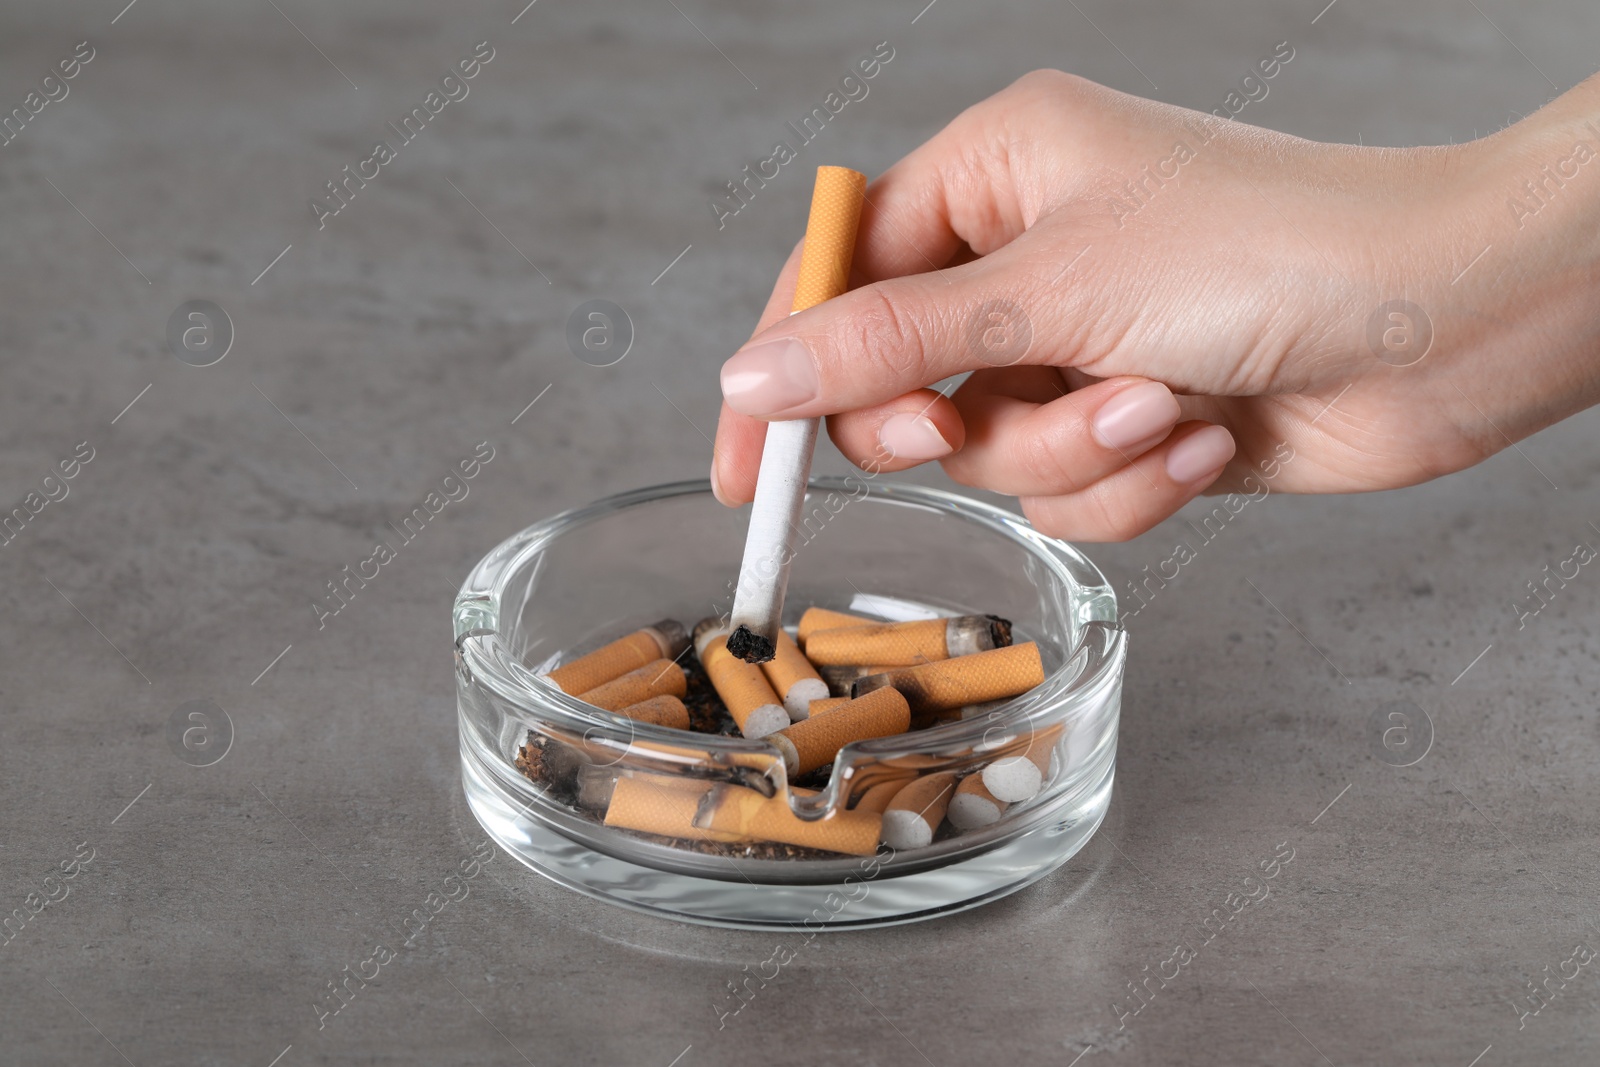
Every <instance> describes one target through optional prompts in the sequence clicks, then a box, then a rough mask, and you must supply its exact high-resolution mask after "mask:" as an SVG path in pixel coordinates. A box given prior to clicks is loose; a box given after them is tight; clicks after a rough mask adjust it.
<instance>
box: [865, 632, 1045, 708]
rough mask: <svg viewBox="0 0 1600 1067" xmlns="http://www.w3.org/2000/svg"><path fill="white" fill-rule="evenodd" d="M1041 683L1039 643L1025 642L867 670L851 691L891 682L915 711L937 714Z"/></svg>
mask: <svg viewBox="0 0 1600 1067" xmlns="http://www.w3.org/2000/svg"><path fill="white" fill-rule="evenodd" d="M1043 683H1044V663H1043V662H1042V661H1041V660H1040V659H1039V646H1038V645H1036V644H1034V643H1033V642H1032V641H1029V642H1027V643H1026V644H1021V645H1012V646H1011V647H1009V648H997V649H994V650H993V651H990V652H978V653H974V654H973V655H970V656H957V657H956V658H955V659H947V660H940V661H939V662H937V663H924V664H922V665H921V666H917V667H897V668H895V669H894V670H891V671H885V672H883V673H881V674H873V675H868V676H867V677H865V678H861V679H859V680H857V682H856V683H855V687H854V689H853V690H852V692H853V694H854V695H855V696H857V697H860V696H863V695H864V694H867V693H871V692H873V691H874V690H877V689H882V688H884V687H886V686H893V687H894V688H896V689H898V690H900V692H902V693H904V694H905V698H906V701H907V702H908V703H909V704H910V705H911V710H912V712H913V713H914V714H917V715H937V714H938V713H939V712H942V711H950V710H952V709H955V708H960V707H964V706H966V705H968V704H980V703H982V702H984V701H986V700H1001V699H1003V698H1006V697H1014V696H1018V695H1020V694H1022V693H1026V692H1027V691H1028V690H1030V689H1032V688H1033V687H1034V686H1036V685H1041V684H1043Z"/></svg>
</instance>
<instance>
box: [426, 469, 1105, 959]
mask: <svg viewBox="0 0 1600 1067" xmlns="http://www.w3.org/2000/svg"><path fill="white" fill-rule="evenodd" d="M805 515H806V518H805V519H804V520H803V522H802V527H801V528H800V529H799V530H798V534H799V537H798V539H797V544H796V549H795V555H794V561H793V565H792V568H791V576H790V582H789V589H788V595H787V598H786V604H787V607H786V617H785V623H786V624H787V625H788V626H790V627H791V628H792V627H793V625H794V624H795V622H796V621H797V620H798V618H799V616H800V614H801V613H802V612H803V611H804V610H805V609H806V608H808V607H812V606H820V607H824V608H829V609H832V610H836V611H842V612H850V613H852V614H860V615H865V616H870V617H873V618H875V619H887V620H891V621H900V620H907V619H916V618H928V617H932V616H936V615H966V614H990V615H998V616H1003V617H1004V618H1005V619H1008V620H1010V621H1011V624H1012V631H1013V634H1014V640H1015V641H1016V642H1025V641H1032V642H1035V643H1037V645H1038V650H1039V655H1040V659H1041V660H1042V662H1043V664H1044V669H1045V680H1044V683H1043V684H1042V685H1039V686H1037V687H1036V688H1034V689H1032V690H1030V691H1029V692H1027V693H1025V694H1023V695H1022V696H1019V697H1016V698H1015V699H1012V700H1009V701H1005V702H1001V703H999V704H997V705H994V706H989V707H982V708H975V709H970V710H969V711H968V712H967V713H966V714H967V715H968V716H969V717H966V718H961V719H955V720H952V721H944V722H941V723H940V724H938V725H933V726H930V727H927V728H924V729H914V730H912V731H911V732H909V733H904V734H898V735H895V736H892V737H882V738H876V739H873V740H864V741H855V742H852V743H851V744H848V745H846V746H845V747H844V748H843V749H842V750H841V751H840V752H839V754H838V756H837V758H836V759H835V760H834V761H833V763H832V765H831V767H829V768H826V769H825V770H824V771H822V772H819V773H820V779H821V780H820V782H819V781H818V780H817V779H809V780H807V781H805V782H790V781H789V779H788V776H787V774H786V770H785V765H784V761H783V758H782V756H781V755H780V753H779V750H778V749H777V748H776V747H774V746H773V745H772V744H770V743H768V742H766V741H763V740H750V739H747V738H744V737H740V736H737V735H732V736H729V735H722V734H711V733H701V732H692V731H687V730H678V729H673V728H670V727H664V726H655V725H650V724H646V723H643V722H638V721H635V720H633V719H630V718H626V717H624V716H622V715H619V714H615V713H611V712H607V711H603V710H601V709H599V708H596V707H594V706H592V705H589V704H586V703H584V702H583V701H582V700H579V699H578V698H577V697H574V696H569V695H568V694H566V693H564V692H562V691H561V689H559V688H558V687H557V686H555V685H554V684H552V683H551V682H550V681H548V680H547V679H546V678H544V677H542V675H543V674H544V673H545V672H548V671H549V670H551V669H553V668H555V667H557V666H559V665H561V664H562V663H566V662H570V661H571V660H572V659H574V658H576V657H577V656H580V655H582V654H584V653H586V652H589V651H591V650H593V649H595V648H597V647H600V646H602V645H604V644H606V643H608V642H610V641H612V640H614V639H616V638H618V637H619V636H621V635H623V634H626V633H628V632H630V631H633V630H637V629H640V628H641V627H645V626H649V625H651V624H653V623H655V622H656V621H657V620H660V619H662V618H672V619H677V620H680V621H681V622H682V623H683V625H684V626H686V627H692V626H693V625H694V623H695V621H696V620H698V619H701V618H704V617H707V616H721V617H725V616H726V615H727V613H728V611H729V610H730V608H731V603H732V592H733V583H734V580H735V579H736V577H737V571H738V564H739V559H740V555H741V553H742V551H743V547H744V539H745V532H746V527H747V525H748V516H749V511H748V509H747V508H744V509H737V510H735V509H730V508H725V507H723V506H722V505H721V504H719V503H718V502H717V501H716V500H715V498H714V497H713V496H712V495H711V489H710V485H709V484H708V483H706V482H683V483H677V484H673V485H663V486H656V487H652V488H648V489H640V490H636V491H634V492H629V493H623V494H620V495H618V496H613V497H609V498H607V499H604V500H600V501H597V502H595V503H593V504H590V505H588V506H586V507H581V508H577V509H574V510H571V511H567V512H564V513H562V514H560V515H557V516H555V517H553V518H550V519H547V520H545V521H543V522H539V523H536V524H534V525H532V526H529V527H528V528H527V529H525V530H523V531H521V532H520V533H518V534H516V535H515V536H513V537H511V538H509V539H507V540H506V541H504V542H503V543H501V544H500V545H499V546H498V547H496V548H495V549H494V550H493V551H492V552H490V553H489V554H488V555H487V556H485V557H484V558H483V560H482V561H481V562H479V563H478V565H477V566H476V567H474V568H473V569H472V572H471V574H469V575H468V576H467V580H466V582H465V584H464V585H463V586H462V588H461V592H460V594H459V595H458V596H457V598H456V601H455V607H454V613H453V616H454V630H455V645H456V692H457V698H458V700H457V703H458V708H459V714H460V725H461V769H462V781H463V786H464V788H465V791H466V798H467V802H468V804H469V805H470V806H471V808H472V811H473V814H474V815H475V816H476V817H477V819H478V821H479V822H480V823H482V824H483V827H484V829H485V830H486V831H487V832H488V833H489V834H490V835H491V836H492V837H493V838H494V839H495V841H497V842H498V843H499V844H500V845H501V847H503V848H504V849H506V851H507V852H509V853H510V854H512V855H513V856H516V857H517V858H518V859H520V860H521V861H522V862H523V863H525V864H527V865H528V866H529V867H531V868H532V869H533V870H535V871H537V872H538V873H540V874H542V875H544V876H545V877H547V878H550V879H551V880H553V881H555V882H558V883H560V884H561V885H564V886H567V887H568V888H570V889H575V890H577V891H579V892H582V893H586V894H589V895H590V896H593V897H597V898H599V899H602V900H606V901H609V902H611V903H614V904H619V905H622V906H624V907H628V908H633V909H635V910H639V911H644V912H648V913H652V914H656V915H661V916H666V917H670V918H674V919H679V920H686V921H691V922H699V923H707V924H713V925H720V926H733V927H743V928H753V929H762V928H796V927H804V928H806V929H807V930H811V931H815V930H820V929H844V928H861V927H871V926H882V925H888V924H893V923H903V922H913V921H917V920H920V919H927V918H932V917H934V916H937V915H943V914H947V913H950V912H955V911H961V910H964V909H966V908H971V907H975V906H977V905H979V904H982V903H985V902H987V901H990V900H995V899H997V898H999V897H1002V896H1005V895H1006V894H1008V893H1012V892H1015V891H1016V890H1018V889H1021V888H1022V887H1023V886H1026V885H1028V884H1029V883H1031V882H1033V881H1035V880H1037V879H1039V878H1041V877H1043V876H1044V875H1046V874H1048V873H1049V872H1050V871H1052V870H1054V869H1056V868H1057V867H1059V866H1060V865H1061V864H1063V863H1065V862H1066V860H1067V859H1068V858H1070V857H1071V856H1072V855H1073V854H1075V853H1076V852H1077V851H1078V850H1079V849H1080V848H1082V847H1083V845H1084V844H1085V843H1086V842H1087V841H1088V840H1089V838H1090V836H1092V835H1093V833H1094V831H1095V829H1096V828H1097V827H1098V826H1099V825H1100V822H1101V820H1102V819H1103V818H1104V817H1105V813H1106V808H1107V806H1108V805H1109V803H1110V800H1111V784H1112V776H1113V773H1114V771H1115V766H1116V742H1117V718H1118V711H1119V705H1120V701H1121V692H1122V671H1123V664H1124V661H1125V659H1126V655H1127V636H1126V633H1125V632H1124V631H1123V630H1122V629H1121V628H1120V627H1119V626H1118V625H1117V606H1116V596H1115V594H1114V593H1113V592H1112V589H1111V587H1110V585H1109V584H1108V583H1107V581H1106V579H1105V577H1104V576H1103V575H1102V574H1101V573H1100V571H1099V570H1098V569H1097V568H1096V567H1095V566H1094V564H1092V563H1091V562H1090V561H1089V560H1088V559H1087V558H1085V557H1084V556H1083V555H1082V554H1081V553H1079V552H1078V551H1077V550H1076V549H1075V548H1073V547H1072V546H1070V545H1067V544H1065V543H1063V542H1061V541H1057V540H1055V539H1053V538H1049V537H1046V536H1044V535H1042V534H1040V533H1038V532H1036V531H1035V530H1033V529H1032V528H1031V527H1030V526H1029V525H1028V524H1027V523H1026V522H1025V521H1024V520H1022V519H1021V518H1019V517H1018V516H1016V515H1014V514H1012V513H1010V512H1007V511H1003V510H1001V509H999V508H995V507H991V506H989V505H987V504H983V503H981V502H978V501H975V500H972V499H969V498H967V497H963V496H958V495H956V494H953V493H947V492H942V491H940V490H936V489H924V488H918V487H913V486H906V485H886V484H881V483H878V482H875V481H872V480H868V479H864V478H862V477H860V476H858V475H852V476H849V477H846V478H843V479H830V478H819V479H816V480H814V481H813V482H812V483H811V485H810V487H809V490H808V492H807V498H806V509H805ZM530 746H532V747H533V748H537V749H539V750H540V751H543V752H557V751H558V752H559V753H561V757H562V760H563V761H564V763H565V764H566V765H567V766H566V770H567V772H568V773H569V776H570V777H573V778H574V780H575V781H577V782H578V783H579V784H578V785H577V786H576V787H575V790H568V789H555V788H551V787H549V786H548V785H547V784H541V783H540V782H538V781H536V780H535V779H534V778H533V777H530V775H529V774H527V773H525V771H526V770H527V767H526V764H525V763H524V766H522V767H519V766H518V763H519V760H521V759H523V758H524V757H525V756H526V755H527V754H528V751H529V750H530ZM1041 746H1047V752H1043V751H1042V749H1041ZM1030 748H1031V749H1032V752H1031V754H1032V755H1033V756H1040V757H1041V758H1039V759H1037V760H1036V762H1037V763H1038V764H1039V770H1040V772H1041V774H1040V775H1039V776H1037V781H1038V785H1037V791H1036V792H1034V793H1033V794H1032V795H1031V796H1030V797H1028V798H1026V799H1023V800H1021V801H1019V802H1014V803H1011V804H1010V805H1009V806H1006V805H1004V804H1001V803H997V804H996V805H994V807H995V814H996V815H997V817H995V818H993V819H992V820H990V821H987V825H976V823H978V822H983V821H984V820H981V819H979V820H973V819H970V818H968V819H964V820H962V821H963V823H964V824H965V825H967V827H968V828H965V829H959V830H958V829H956V828H955V827H954V826H953V825H952V824H951V823H949V822H946V823H942V824H941V825H940V826H939V827H937V831H938V832H937V833H935V834H934V835H933V836H932V840H931V842H929V843H927V844H925V845H922V846H920V847H910V848H901V849H899V850H896V849H894V848H891V847H889V846H888V845H879V846H878V847H877V850H876V851H875V852H870V853H869V854H853V855H844V854H836V853H832V852H825V851H822V850H820V849H810V848H792V847H786V846H782V845H780V844H774V843H773V842H772V841H771V840H770V839H761V840H753V839H747V838H741V837H740V836H739V834H737V833H734V834H731V835H730V834H728V833H726V832H723V833H710V832H706V833H700V832H696V833H694V834H693V835H690V836H686V837H684V838H682V839H675V838H672V837H663V836H656V835H654V834H646V833H641V832H637V831H634V830H628V829H622V828H620V827H617V826H609V825H606V824H605V822H604V820H603V813H599V812H598V811H597V808H596V805H595V804H594V803H593V802H592V798H591V797H590V796H588V795H587V794H588V793H590V792H596V791H597V792H599V793H600V794H601V795H602V799H601V802H600V803H601V804H604V803H606V802H608V798H609V796H610V791H611V790H612V789H614V788H615V786H616V784H617V783H618V782H619V781H623V780H628V779H633V780H635V784H637V783H638V782H645V783H649V782H659V781H666V780H667V779H669V778H670V779H673V780H677V781H683V782H687V783H689V785H690V788H692V789H693V790H694V791H696V792H697V793H701V794H703V793H705V792H707V791H713V790H717V791H735V792H736V793H737V796H738V797H740V798H741V799H749V798H747V797H746V793H749V794H753V795H754V799H755V800H757V801H764V802H765V804H766V805H767V806H768V807H769V808H770V806H772V805H786V807H787V810H779V811H776V812H772V811H770V810H769V811H768V812H767V814H777V815H778V816H781V818H782V820H785V821H789V820H794V819H798V820H806V821H811V820H827V819H834V820H838V821H839V823H840V825H841V826H843V825H845V824H847V823H850V822H851V821H852V819H855V818H857V816H858V812H856V811H855V810H854V809H855V808H857V807H859V806H861V805H862V803H863V800H864V798H865V797H866V796H867V794H868V793H869V792H870V791H872V790H873V788H874V787H875V786H882V785H883V784H884V783H887V782H891V781H901V782H910V781H914V780H916V779H918V778H919V777H923V776H927V775H931V774H944V773H946V772H950V774H951V775H953V776H954V777H955V778H957V779H959V780H961V781H965V779H966V778H967V777H970V776H973V775H980V774H982V773H983V771H984V769H985V768H987V767H989V766H991V765H993V764H995V763H996V761H997V760H1003V759H1011V760H1013V762H1015V760H1016V756H1017V753H1019V752H1025V753H1026V752H1029V750H1030ZM803 785H809V786H811V788H803V787H802V786H803ZM719 795H721V794H719ZM728 795H734V793H729V794H728ZM757 806H760V805H759V804H758V805H757ZM871 847H872V846H871V845H870V844H869V845H868V846H867V849H859V850H858V852H863V853H864V852H867V850H868V849H870V848H871Z"/></svg>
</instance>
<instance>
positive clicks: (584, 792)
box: [578, 763, 622, 816]
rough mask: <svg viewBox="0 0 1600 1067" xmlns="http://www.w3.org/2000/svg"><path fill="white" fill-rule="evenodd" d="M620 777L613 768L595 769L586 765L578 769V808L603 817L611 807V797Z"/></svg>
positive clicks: (592, 765)
mask: <svg viewBox="0 0 1600 1067" xmlns="http://www.w3.org/2000/svg"><path fill="white" fill-rule="evenodd" d="M621 777H622V776H621V774H619V773H618V771H617V769H616V768H615V767H597V766H595V765H594V764H592V763H586V764H584V765H583V766H582V767H580V768H579V769H578V807H580V808H582V809H584V810H585V811H592V812H595V813H596V814H598V815H602V816H603V815H605V813H606V810H607V809H608V808H610V806H611V797H612V796H613V795H614V794H615V792H616V789H617V781H618V779H620V778H621Z"/></svg>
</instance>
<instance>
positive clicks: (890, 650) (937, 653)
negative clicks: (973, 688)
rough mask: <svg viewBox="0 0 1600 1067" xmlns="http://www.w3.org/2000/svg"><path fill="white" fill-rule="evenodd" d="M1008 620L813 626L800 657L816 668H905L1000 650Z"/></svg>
mask: <svg viewBox="0 0 1600 1067" xmlns="http://www.w3.org/2000/svg"><path fill="white" fill-rule="evenodd" d="M1010 643H1011V623H1010V622H1008V621H1006V620H1005V619H1001V618H996V617H995V616H992V615H960V616H957V617H955V618H950V619H919V620H917V621H915V622H885V623H876V624H871V625H867V626H851V627H846V628H843V629H836V630H818V631H817V632H816V633H813V634H812V635H811V636H810V638H809V639H808V640H807V642H806V656H807V658H809V659H810V660H811V662H812V663H815V664H816V665H817V666H819V667H848V666H856V665H858V664H863V665H864V664H872V663H876V664H881V665H883V666H885V667H911V666H915V665H916V664H918V663H932V662H935V661H937V660H942V659H949V658H951V657H952V656H967V655H971V654H973V653H975V652H987V651H989V650H990V649H992V648H1004V647H1005V646H1007V645H1009V644H1010Z"/></svg>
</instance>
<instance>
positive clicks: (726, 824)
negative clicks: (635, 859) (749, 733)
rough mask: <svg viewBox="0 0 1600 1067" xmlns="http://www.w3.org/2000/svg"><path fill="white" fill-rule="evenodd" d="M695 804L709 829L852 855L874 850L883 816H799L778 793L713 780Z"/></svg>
mask: <svg viewBox="0 0 1600 1067" xmlns="http://www.w3.org/2000/svg"><path fill="white" fill-rule="evenodd" d="M613 803H614V802H613ZM698 807H699V811H698V814H697V816H696V819H695V826H696V827H697V828H699V829H703V830H706V831H708V832H710V833H715V834H732V835H733V836H734V837H735V838H754V839H756V840H760V841H777V842H780V843H782V844H785V845H799V846H801V847H802V848H819V849H825V850H827V851H828V852H843V853H846V854H848V855H852V856H870V855H872V854H873V853H875V852H877V851H878V838H879V836H880V834H881V833H882V827H883V817H882V816H881V815H879V814H878V813H877V812H873V811H836V812H833V813H831V814H829V815H827V816H825V817H823V818H821V819H817V820H814V821H813V820H806V819H802V818H800V817H799V816H797V815H795V813H794V811H793V810H792V809H791V808H790V807H789V800H788V798H787V797H786V796H785V795H783V794H782V793H779V794H777V795H775V796H771V797H764V796H762V795H761V794H760V793H757V792H756V791H755V790H753V789H745V788H744V787H742V786H736V785H717V786H716V787H714V788H713V789H712V790H711V792H710V793H708V794H706V795H705V797H704V798H703V799H702V800H701V801H700V802H699V805H698Z"/></svg>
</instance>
